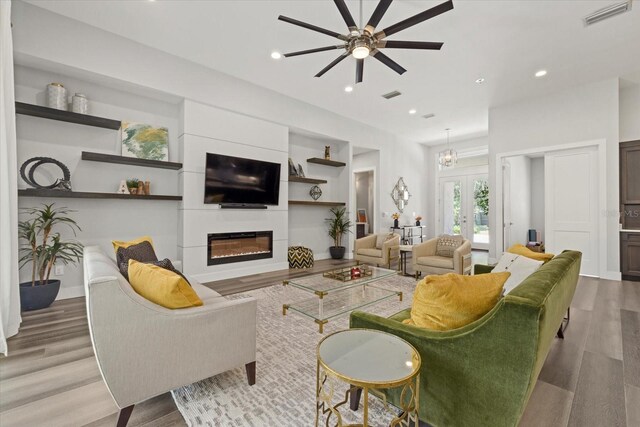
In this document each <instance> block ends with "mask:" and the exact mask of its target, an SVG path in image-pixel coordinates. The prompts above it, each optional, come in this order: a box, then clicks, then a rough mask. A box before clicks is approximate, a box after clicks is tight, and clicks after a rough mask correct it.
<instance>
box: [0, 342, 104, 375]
mask: <svg viewBox="0 0 640 427" xmlns="http://www.w3.org/2000/svg"><path fill="white" fill-rule="evenodd" d="M41 351H42V355H41V356H40V357H38V358H33V359H23V358H18V359H13V360H11V361H9V360H7V361H6V362H4V363H1V364H0V380H6V379H9V378H13V377H17V376H20V375H26V374H31V373H34V372H38V371H42V370H45V369H48V368H54V367H56V366H58V365H62V364H65V363H70V362H75V361H77V360H81V359H86V358H93V348H92V347H90V346H86V347H83V348H79V349H76V350H71V351H66V352H63V353H60V354H54V355H53V356H45V350H44V349H43V350H41Z"/></svg>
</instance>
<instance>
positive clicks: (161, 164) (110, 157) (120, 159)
mask: <svg viewBox="0 0 640 427" xmlns="http://www.w3.org/2000/svg"><path fill="white" fill-rule="evenodd" d="M82 160H90V161H92V162H103V163H118V164H121V165H133V166H142V167H146V168H158V169H173V170H178V169H182V163H177V162H165V161H162V160H147V159H138V158H136V157H125V156H117V155H115V154H104V153H93V152H90V151H83V152H82Z"/></svg>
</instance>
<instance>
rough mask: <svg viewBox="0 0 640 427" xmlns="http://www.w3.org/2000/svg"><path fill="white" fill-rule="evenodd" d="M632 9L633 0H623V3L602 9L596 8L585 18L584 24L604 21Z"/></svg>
mask: <svg viewBox="0 0 640 427" xmlns="http://www.w3.org/2000/svg"><path fill="white" fill-rule="evenodd" d="M630 10H631V0H628V1H623V2H622V3H616V4H612V5H611V6H607V7H604V8H602V9H600V10H596V11H595V12H593V13H592V14H590V15H587V16H586V17H585V18H584V25H585V26H589V25H593V24H595V23H596V22H600V21H604V20H605V19H609V18H612V17H614V16H616V15H619V14H621V13H625V12H628V11H630Z"/></svg>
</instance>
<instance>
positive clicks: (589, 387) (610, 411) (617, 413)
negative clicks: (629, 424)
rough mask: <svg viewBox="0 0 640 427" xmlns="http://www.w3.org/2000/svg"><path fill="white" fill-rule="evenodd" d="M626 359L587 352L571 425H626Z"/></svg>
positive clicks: (577, 426) (574, 426) (575, 396)
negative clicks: (623, 360)
mask: <svg viewBox="0 0 640 427" xmlns="http://www.w3.org/2000/svg"><path fill="white" fill-rule="evenodd" d="M622 369H623V368H622V361H620V360H617V359H613V358H610V357H607V356H604V355H601V354H597V353H591V352H589V351H585V353H584V356H583V358H582V366H581V368H580V377H579V378H578V385H577V387H576V391H575V393H574V398H573V405H572V408H571V416H570V418H569V426H571V427H584V426H609V427H615V426H626V410H625V396H624V379H623V372H622Z"/></svg>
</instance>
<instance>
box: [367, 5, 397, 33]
mask: <svg viewBox="0 0 640 427" xmlns="http://www.w3.org/2000/svg"><path fill="white" fill-rule="evenodd" d="M392 1H393V0H380V1H379V2H378V5H377V6H376V10H374V11H373V14H372V15H371V18H369V22H367V26H366V27H364V30H365V31H366V32H368V33H369V34H371V35H373V31H374V30H375V29H376V27H377V26H378V24H379V23H380V20H381V19H382V17H383V16H384V14H385V13H386V12H387V9H389V6H391V2H392Z"/></svg>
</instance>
